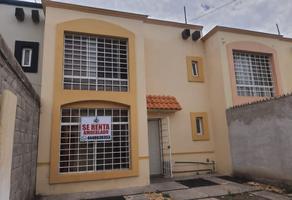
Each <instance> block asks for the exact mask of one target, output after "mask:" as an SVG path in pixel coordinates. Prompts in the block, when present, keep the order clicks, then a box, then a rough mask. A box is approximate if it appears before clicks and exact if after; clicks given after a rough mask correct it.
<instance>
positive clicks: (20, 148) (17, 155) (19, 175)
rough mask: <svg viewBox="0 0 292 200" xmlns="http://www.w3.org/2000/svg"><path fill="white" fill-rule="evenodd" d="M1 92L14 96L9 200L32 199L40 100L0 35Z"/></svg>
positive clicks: (34, 181) (33, 195) (33, 194)
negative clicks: (14, 109)
mask: <svg viewBox="0 0 292 200" xmlns="http://www.w3.org/2000/svg"><path fill="white" fill-rule="evenodd" d="M4 90H9V91H11V92H12V93H14V94H15V95H16V96H17V107H16V119H15V131H14V135H12V136H11V137H14V138H13V152H12V168H11V182H10V198H9V199H11V200H31V199H34V198H35V184H36V163H37V144H38V127H39V113H40V98H39V96H38V94H37V93H36V92H35V90H34V89H33V87H32V85H31V83H30V82H29V80H28V78H27V77H26V76H25V74H24V73H23V71H22V69H21V67H20V66H19V64H18V62H17V61H16V59H15V58H14V55H13V54H12V53H11V51H10V50H9V48H8V47H7V45H6V44H5V42H4V40H3V38H2V37H1V35H0V94H1V93H2V92H3V91H4ZM0 181H1V180H0Z"/></svg>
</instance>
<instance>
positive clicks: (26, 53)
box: [21, 48, 32, 67]
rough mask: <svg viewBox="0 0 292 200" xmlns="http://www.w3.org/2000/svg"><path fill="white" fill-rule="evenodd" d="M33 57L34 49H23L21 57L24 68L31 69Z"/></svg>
mask: <svg viewBox="0 0 292 200" xmlns="http://www.w3.org/2000/svg"><path fill="white" fill-rule="evenodd" d="M31 56H32V49H30V48H23V49H22V55H21V66H22V67H31Z"/></svg>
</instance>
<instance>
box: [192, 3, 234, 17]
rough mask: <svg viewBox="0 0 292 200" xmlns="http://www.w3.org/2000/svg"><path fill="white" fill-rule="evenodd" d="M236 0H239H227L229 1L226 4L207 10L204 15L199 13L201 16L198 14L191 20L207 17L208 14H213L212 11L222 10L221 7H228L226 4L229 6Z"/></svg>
mask: <svg viewBox="0 0 292 200" xmlns="http://www.w3.org/2000/svg"><path fill="white" fill-rule="evenodd" d="M236 1H237V0H232V1H229V2H227V3H225V4H223V5H221V6H218V7H216V8H214V9H213V10H211V11H210V12H207V13H205V14H202V15H199V16H197V17H195V18H192V19H191V20H190V21H193V20H198V19H200V18H202V17H205V16H206V15H209V14H212V13H214V12H216V11H217V10H220V9H221V8H224V7H226V6H229V5H231V4H233V3H235V2H236Z"/></svg>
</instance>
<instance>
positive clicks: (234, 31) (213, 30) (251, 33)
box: [202, 26, 292, 42]
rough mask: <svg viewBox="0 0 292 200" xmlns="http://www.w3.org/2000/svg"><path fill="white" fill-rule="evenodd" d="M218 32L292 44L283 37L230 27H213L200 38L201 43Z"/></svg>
mask: <svg viewBox="0 0 292 200" xmlns="http://www.w3.org/2000/svg"><path fill="white" fill-rule="evenodd" d="M219 31H222V32H228V33H237V34H245V35H252V36H258V37H266V38H272V39H278V40H283V41H289V42H292V38H287V37H284V36H283V35H278V34H272V33H265V32H260V31H252V30H247V29H240V28H232V27H226V26H215V27H214V28H213V29H212V30H211V31H209V32H208V33H207V34H206V35H204V36H203V37H202V40H203V41H206V40H208V39H209V38H210V37H212V36H213V35H214V34H215V33H217V32H219Z"/></svg>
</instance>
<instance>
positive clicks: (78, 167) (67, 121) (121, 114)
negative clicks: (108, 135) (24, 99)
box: [59, 108, 130, 173]
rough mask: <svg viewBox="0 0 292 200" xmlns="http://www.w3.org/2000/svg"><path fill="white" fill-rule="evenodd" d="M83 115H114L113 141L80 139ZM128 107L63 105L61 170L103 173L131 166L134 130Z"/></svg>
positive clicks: (63, 171) (64, 171) (65, 171)
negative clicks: (131, 142) (130, 127)
mask: <svg viewBox="0 0 292 200" xmlns="http://www.w3.org/2000/svg"><path fill="white" fill-rule="evenodd" d="M81 116H111V117H112V126H111V129H112V140H111V141H94V142H93V141H91V142H89V141H86V142H81V141H80V117H81ZM128 119H129V118H128V109H126V108H113V109H111V108H105V109H102V108H97V109H94V108H93V109H92V108H89V109H87V108H80V109H78V108H63V109H62V117H61V137H60V138H61V141H60V161H59V172H60V173H77V172H95V171H96V172H100V171H106V170H122V169H129V167H130V139H129V138H130V136H129V135H130V131H129V122H128Z"/></svg>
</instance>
